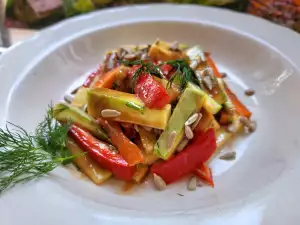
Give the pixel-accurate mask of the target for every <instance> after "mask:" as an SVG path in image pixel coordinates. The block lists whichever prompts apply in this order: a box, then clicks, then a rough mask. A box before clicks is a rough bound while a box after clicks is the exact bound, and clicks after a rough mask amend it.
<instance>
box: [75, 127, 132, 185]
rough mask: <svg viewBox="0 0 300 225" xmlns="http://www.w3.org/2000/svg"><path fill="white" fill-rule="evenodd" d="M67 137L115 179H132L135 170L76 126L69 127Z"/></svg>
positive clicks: (103, 144) (105, 145)
mask: <svg viewBox="0 0 300 225" xmlns="http://www.w3.org/2000/svg"><path fill="white" fill-rule="evenodd" d="M69 135H70V136H71V137H72V138H73V139H74V141H75V142H76V143H77V144H78V145H79V146H80V147H81V148H82V149H83V150H84V151H86V152H87V153H88V155H89V156H90V157H92V158H93V159H94V160H96V161H97V162H98V163H99V164H100V165H101V166H103V167H104V168H106V169H108V170H110V171H111V172H112V173H113V174H114V176H115V177H117V178H119V179H121V180H125V181H130V180H131V179H132V177H133V175H134V173H135V171H136V168H135V167H133V166H129V164H128V163H127V162H126V161H125V159H124V158H123V157H122V156H121V155H119V154H117V153H114V152H112V151H111V150H110V149H109V146H108V145H107V144H105V143H103V142H101V141H99V140H97V139H96V138H94V137H93V136H92V135H91V134H89V133H88V132H87V131H85V130H83V129H81V128H79V127H78V126H76V125H72V126H71V128H70V130H69Z"/></svg>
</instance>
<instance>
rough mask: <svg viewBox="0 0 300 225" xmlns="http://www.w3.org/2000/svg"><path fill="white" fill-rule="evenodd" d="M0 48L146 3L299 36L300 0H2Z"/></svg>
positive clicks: (0, 7) (0, 6) (0, 5)
mask: <svg viewBox="0 0 300 225" xmlns="http://www.w3.org/2000/svg"><path fill="white" fill-rule="evenodd" d="M0 1H1V2H0V9H1V15H0V16H1V17H0V22H1V23H0V24H1V25H0V33H1V42H0V46H4V47H8V46H10V45H11V44H12V43H15V42H17V41H20V40H22V39H24V38H26V37H28V36H30V35H32V34H33V33H35V32H37V30H39V29H42V28H44V27H47V26H49V25H51V24H54V23H56V22H58V21H60V20H63V19H65V18H68V17H72V16H77V15H80V14H83V13H88V12H91V11H94V10H99V9H102V8H107V7H116V6H121V5H129V4H145V3H148V4H149V3H166V2H168V3H177V4H196V5H206V6H214V7H220V8H226V9H229V10H234V11H238V12H242V13H249V14H252V15H255V16H259V17H263V18H265V19H268V20H270V21H273V22H275V23H277V24H280V25H282V26H286V27H289V28H291V29H294V30H295V31H297V32H300V0H181V1H180V0H165V1H163V0H160V1H150V0H128V1H126V0H114V1H113V0H0Z"/></svg>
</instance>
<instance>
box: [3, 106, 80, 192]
mask: <svg viewBox="0 0 300 225" xmlns="http://www.w3.org/2000/svg"><path fill="white" fill-rule="evenodd" d="M69 127H70V124H63V125H61V124H60V123H58V122H57V121H55V120H54V119H53V108H52V107H50V109H49V110H48V112H47V115H46V117H45V119H44V120H43V121H42V122H41V123H39V125H38V126H37V128H36V131H35V133H34V134H33V135H32V134H30V133H28V132H27V131H26V130H24V129H23V128H22V127H20V126H17V125H15V124H12V123H9V122H8V123H7V125H6V127H5V128H3V129H2V128H0V194H1V193H2V192H3V191H4V190H6V189H8V188H11V187H13V186H14V185H16V184H19V183H24V182H26V181H30V180H33V179H35V178H38V177H40V176H43V175H45V174H47V173H49V172H50V171H52V170H53V169H55V168H56V167H57V166H59V165H61V164H65V163H67V162H70V160H72V159H74V158H75V157H77V156H71V155H70V154H69V152H68V150H67V148H66V145H65V144H66V139H67V134H68V130H69Z"/></svg>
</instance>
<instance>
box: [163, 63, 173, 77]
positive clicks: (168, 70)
mask: <svg viewBox="0 0 300 225" xmlns="http://www.w3.org/2000/svg"><path fill="white" fill-rule="evenodd" d="M160 70H161V72H162V73H163V75H165V76H166V77H167V78H168V79H170V77H171V76H172V75H173V74H174V73H175V70H173V67H172V66H170V65H169V64H163V65H161V66H160Z"/></svg>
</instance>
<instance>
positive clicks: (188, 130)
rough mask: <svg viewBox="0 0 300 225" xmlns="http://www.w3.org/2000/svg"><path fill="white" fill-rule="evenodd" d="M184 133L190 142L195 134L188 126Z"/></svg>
mask: <svg viewBox="0 0 300 225" xmlns="http://www.w3.org/2000/svg"><path fill="white" fill-rule="evenodd" d="M184 133H185V136H186V137H187V138H188V139H189V140H191V139H193V137H194V133H193V131H192V129H191V127H190V126H186V125H185V126H184Z"/></svg>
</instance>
